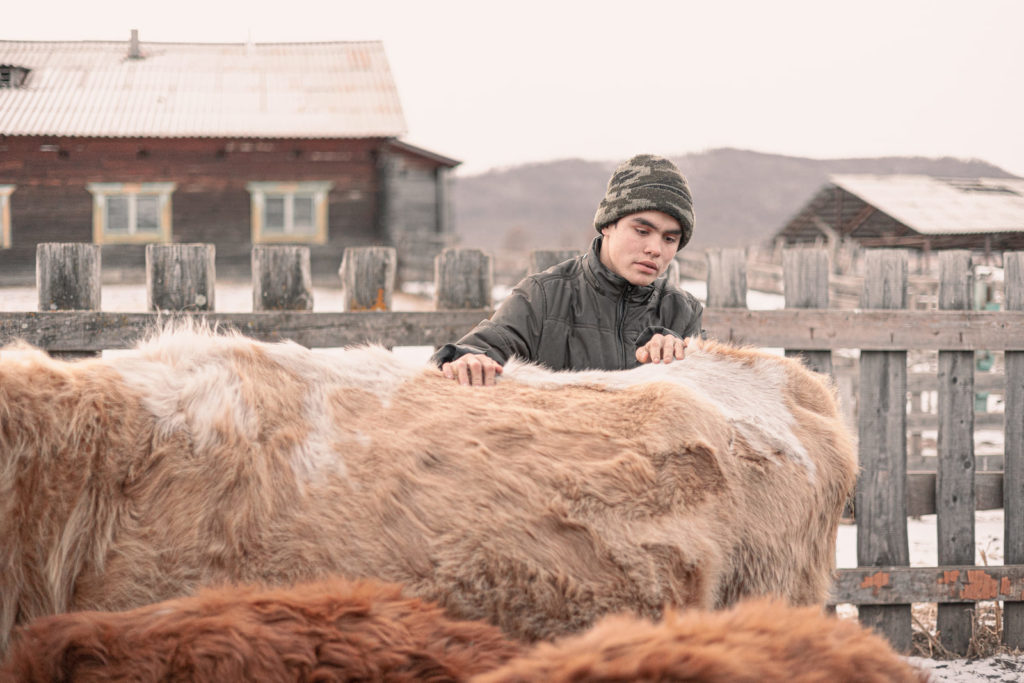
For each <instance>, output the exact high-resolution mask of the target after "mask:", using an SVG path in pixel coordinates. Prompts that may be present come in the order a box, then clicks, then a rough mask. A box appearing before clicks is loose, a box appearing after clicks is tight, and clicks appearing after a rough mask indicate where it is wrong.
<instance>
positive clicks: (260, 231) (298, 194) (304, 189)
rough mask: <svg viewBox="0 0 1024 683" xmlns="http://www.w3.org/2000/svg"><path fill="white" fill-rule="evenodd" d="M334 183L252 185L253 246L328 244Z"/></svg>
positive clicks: (250, 192)
mask: <svg viewBox="0 0 1024 683" xmlns="http://www.w3.org/2000/svg"><path fill="white" fill-rule="evenodd" d="M332 185H333V183H330V182H327V181H323V182H320V181H309V182H295V183H288V182H251V183H249V184H248V185H247V186H246V187H247V188H248V189H249V194H250V196H251V198H252V241H253V244H266V243H274V242H305V243H309V244H325V243H326V242H327V193H328V192H330V190H331V187H332Z"/></svg>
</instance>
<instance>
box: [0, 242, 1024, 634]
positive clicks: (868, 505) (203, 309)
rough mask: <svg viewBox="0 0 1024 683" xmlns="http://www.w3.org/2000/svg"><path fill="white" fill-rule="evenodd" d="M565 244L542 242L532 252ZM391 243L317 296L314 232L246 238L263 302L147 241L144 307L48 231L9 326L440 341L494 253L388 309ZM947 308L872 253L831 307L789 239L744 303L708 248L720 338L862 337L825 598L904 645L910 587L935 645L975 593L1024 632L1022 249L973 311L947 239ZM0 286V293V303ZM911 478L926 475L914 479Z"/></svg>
mask: <svg viewBox="0 0 1024 683" xmlns="http://www.w3.org/2000/svg"><path fill="white" fill-rule="evenodd" d="M563 255H564V254H558V255H553V254H545V253H537V254H534V255H533V258H532V261H531V265H532V267H534V268H539V267H541V266H543V265H544V264H547V263H550V262H551V261H552V260H556V259H557V258H558V257H560V256H563ZM394 258H395V256H394V251H393V250H391V249H388V248H379V247H372V248H361V249H353V250H350V251H348V252H346V254H345V256H344V260H343V263H342V265H341V268H340V271H339V275H340V277H341V282H342V287H343V290H344V305H343V308H344V310H343V311H339V312H318V313H312V312H311V311H312V288H311V284H310V277H309V251H308V248H306V247H292V246H273V247H256V248H254V250H253V255H252V266H253V268H252V272H253V312H252V313H219V312H216V311H215V289H214V283H215V280H216V278H215V273H214V266H213V263H214V259H213V247H212V246H209V245H189V244H175V245H150V246H149V247H147V249H146V273H147V277H146V287H147V300H148V308H149V310H150V312H139V313H120V312H118V313H114V312H104V311H102V310H98V309H99V308H100V306H99V301H100V298H99V292H100V274H101V269H100V251H99V247H97V246H95V245H88V244H42V245H40V246H39V249H38V254H37V285H38V293H39V311H36V312H3V313H0V343H5V342H6V341H9V340H10V339H12V338H21V339H24V340H26V341H28V342H30V343H32V344H35V345H37V346H40V347H42V348H45V349H48V350H50V351H51V352H54V353H59V354H64V355H72V356H74V355H82V354H93V353H97V352H99V351H101V350H104V349H120V348H126V347H129V346H131V345H132V344H133V343H134V342H135V340H136V339H137V338H138V337H139V336H140V335H141V334H142V333H144V332H145V331H147V330H148V329H149V328H151V326H152V325H153V324H154V323H156V322H157V320H158V319H160V318H162V317H167V316H169V315H180V314H181V312H187V313H188V314H189V315H195V316H201V317H203V318H206V319H207V320H210V321H213V322H216V323H217V324H219V325H222V326H226V327H233V328H237V329H239V330H241V331H242V332H243V333H245V334H246V335H249V336H252V337H254V338H257V339H263V340H270V341H273V340H280V339H286V338H287V339H293V340H295V341H296V342H298V343H300V344H303V345H305V346H309V347H338V346H346V345H350V344H357V343H365V342H378V343H382V344H384V345H387V346H412V345H434V346H436V345H440V344H443V343H445V342H448V341H451V340H454V339H457V338H458V337H459V336H461V335H462V334H463V333H464V332H466V331H467V330H468V329H470V328H471V327H472V326H473V325H475V324H476V323H477V322H479V321H480V320H481V319H482V318H484V317H486V316H487V315H489V313H490V309H491V306H492V302H491V283H492V275H491V265H490V257H489V256H488V255H486V254H485V253H483V252H482V251H480V250H475V249H447V250H445V251H444V252H443V253H442V254H441V255H440V256H438V258H437V261H436V267H435V288H436V294H435V310H434V311H422V312H394V311H391V310H390V308H391V297H392V287H393V281H394V270H395V269H394ZM941 260H942V274H941V282H940V287H939V309H940V310H935V311H922V310H907V309H906V307H907V300H908V296H907V292H908V277H907V255H906V252H903V251H899V250H877V251H872V252H870V253H869V254H867V255H866V261H867V264H866V269H867V272H866V276H865V278H864V289H863V292H862V294H861V299H860V304H861V305H860V308H858V309H854V310H842V309H835V308H829V307H828V306H829V301H828V292H829V263H828V254H827V252H825V251H824V250H808V249H797V250H792V251H789V252H786V253H785V254H784V280H785V283H784V285H785V299H786V308H785V309H782V310H775V311H750V310H747V309H746V308H745V305H746V290H747V286H746V277H747V274H746V260H745V257H744V253H743V252H742V251H741V250H710V251H708V253H707V304H708V305H707V308H706V310H705V313H704V327H705V328H706V329H707V331H708V333H709V335H710V336H713V337H716V338H718V339H721V340H726V341H732V342H737V343H744V344H754V345H757V346H762V347H782V348H784V349H786V354H787V355H799V356H800V357H802V358H803V359H804V362H805V363H806V364H807V365H808V366H810V367H811V368H813V369H815V370H818V371H820V372H826V373H831V372H832V371H833V357H832V353H833V351H834V350H835V349H859V350H860V357H859V382H858V384H859V390H858V403H859V411H858V417H857V434H858V439H859V456H860V463H861V468H862V471H861V476H860V479H859V482H858V487H857V493H856V501H855V509H856V516H857V529H858V537H857V561H858V565H859V566H858V567H857V568H856V569H841V570H839V571H838V572H837V577H836V582H835V585H834V589H833V598H832V602H834V603H852V604H855V605H858V607H859V615H860V619H861V621H862V622H864V623H866V624H868V625H870V626H872V627H874V628H876V629H877V630H879V631H881V632H882V633H884V634H885V635H886V636H887V637H888V638H889V639H890V641H891V642H892V643H893V644H894V645H895V646H896V647H897V648H898V649H900V650H902V651H909V648H910V639H911V612H910V604H911V603H915V602H934V603H938V628H939V631H940V638H941V642H942V643H943V645H944V646H945V647H946V648H948V649H949V650H951V651H953V652H960V653H963V652H966V649H967V645H968V641H969V639H970V637H971V623H972V611H973V609H974V606H975V603H977V602H979V601H992V600H997V601H1002V602H1003V603H1004V612H1003V614H1004V617H1003V626H1004V629H1003V639H1004V642H1005V643H1006V644H1007V645H1009V646H1011V647H1014V648H1022V647H1024V448H1022V444H1024V252H1015V253H1007V254H1005V255H1004V264H1005V297H1006V309H1007V310H1005V311H1001V312H992V311H981V312H979V311H971V310H968V309H969V308H970V300H971V299H970V291H971V283H970V272H971V267H970V266H971V264H970V255H969V253H967V252H961V251H952V252H944V253H943V254H942V255H941ZM2 308H3V306H2V302H0V309H2ZM977 349H986V350H994V351H1002V352H1004V354H1005V370H1004V376H1005V377H1004V379H1005V388H1004V391H1005V426H1004V440H1005V452H1004V463H1005V471H1004V472H1002V473H986V474H987V475H988V477H987V478H988V480H989V485H990V486H991V485H992V483H991V482H993V481H997V483H998V486H999V488H1000V489H1001V504H1002V506H1003V508H1004V511H1005V532H1004V557H1005V562H1006V564H1005V565H1003V566H974V552H975V543H974V511H975V509H976V503H977V501H978V498H979V497H978V496H977V495H976V486H977V484H978V481H977V480H978V478H977V477H976V474H975V469H976V466H975V457H974V442H973V432H974V394H975V381H974V370H975V365H974V351H975V350H977ZM914 350H937V351H938V359H939V360H938V371H937V376H936V383H937V386H938V394H939V395H938V403H939V411H938V441H937V450H938V455H937V466H936V471H935V472H934V473H932V474H930V475H929V476H930V477H931V478H930V479H928V480H927V481H925V483H924V484H920V483H918V484H917V486H918V488H921V487H922V486H924V487H926V488H927V487H934V488H933V489H932V493H931V495H932V497H933V500H934V507H935V509H936V511H937V522H938V525H937V528H938V530H937V533H938V564H939V566H936V567H923V568H921V567H914V568H912V567H909V566H908V565H909V548H908V538H907V523H906V520H907V514H908V500H910V499H911V496H912V495H913V490H914V485H913V484H908V482H913V481H915V479H914V477H913V476H909V475H908V470H907V433H908V425H907V409H906V406H907V396H908V381H907V353H908V351H914ZM917 481H924V480H920V479H918V480H917Z"/></svg>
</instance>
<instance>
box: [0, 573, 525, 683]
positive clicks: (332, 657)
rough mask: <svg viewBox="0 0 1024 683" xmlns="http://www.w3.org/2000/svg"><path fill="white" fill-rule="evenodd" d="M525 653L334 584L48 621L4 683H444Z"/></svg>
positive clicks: (378, 586) (398, 596) (379, 591)
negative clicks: (123, 682) (114, 682)
mask: <svg viewBox="0 0 1024 683" xmlns="http://www.w3.org/2000/svg"><path fill="white" fill-rule="evenodd" d="M520 651H521V647H520V646H519V645H517V644H515V643H513V642H512V641H509V640H506V639H505V637H504V636H503V635H502V633H501V631H500V630H498V629H497V628H496V627H494V626H491V625H490V624H486V623H484V622H479V621H476V622H473V621H454V620H452V619H449V618H447V617H445V616H444V614H443V613H442V610H441V608H440V607H438V606H437V605H434V604H430V603H426V602H423V601H422V600H419V599H416V598H406V597H404V596H403V595H402V592H401V589H400V587H399V586H396V585H391V584H382V583H378V582H372V581H362V582H356V583H351V582H348V581H344V580H341V579H335V580H328V581H324V582H321V583H312V584H305V585H301V586H297V587H296V588H293V589H287V590H286V589H274V590H268V589H258V588H255V587H249V588H230V589H205V590H202V591H200V593H199V595H198V596H194V597H187V598H177V599H175V600H168V601H166V602H161V603H157V604H155V605H150V606H147V607H141V608H138V609H135V610H131V611H128V612H114V613H111V612H73V613H70V614H61V615H57V616H51V617H42V618H40V619H36V620H35V621H33V622H32V623H31V624H30V625H29V626H27V627H24V628H23V629H21V631H20V632H19V633H18V634H17V636H16V637H15V639H14V644H13V646H12V647H11V650H10V652H9V656H8V660H7V661H6V662H5V663H4V666H3V667H2V668H0V680H11V681H24V682H26V683H29V682H33V681H39V682H40V683H42V682H43V681H47V682H57V681H80V682H83V683H87V682H89V681H97V682H99V681H111V680H131V681H138V682H139V683H143V682H145V681H153V682H154V683H155V682H156V681H166V680H188V681H194V682H196V683H202V682H207V683H227V682H229V681H264V682H273V681H281V682H282V683H285V682H294V681H394V682H396V683H397V682H400V681H410V682H411V681H435V682H437V683H442V682H443V681H462V680H465V679H466V678H468V677H469V676H471V675H473V674H475V673H480V672H483V671H489V670H491V669H494V668H495V667H496V666H498V665H500V664H502V663H504V662H505V661H507V660H508V659H509V658H511V657H512V656H514V655H516V654H519V653H520Z"/></svg>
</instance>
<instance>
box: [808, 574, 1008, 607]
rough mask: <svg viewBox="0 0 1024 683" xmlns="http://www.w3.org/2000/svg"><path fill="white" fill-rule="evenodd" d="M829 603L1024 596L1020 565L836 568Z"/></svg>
mask: <svg viewBox="0 0 1024 683" xmlns="http://www.w3.org/2000/svg"><path fill="white" fill-rule="evenodd" d="M836 574H837V576H836V580H835V583H833V585H832V594H831V596H830V598H829V601H828V602H829V604H833V605H835V604H842V603H852V604H855V605H861V606H868V605H901V604H907V603H911V602H937V603H961V604H965V603H975V602H978V601H979V600H1021V599H1024V565H1020V564H1012V565H1003V566H989V567H975V566H973V565H953V566H939V567H902V566H890V567H857V568H856V569H839V570H837V571H836Z"/></svg>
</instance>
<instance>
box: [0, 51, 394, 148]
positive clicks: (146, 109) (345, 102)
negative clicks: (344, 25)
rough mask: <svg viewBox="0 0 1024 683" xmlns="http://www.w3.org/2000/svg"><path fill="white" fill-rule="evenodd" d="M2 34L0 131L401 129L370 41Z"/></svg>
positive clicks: (325, 133) (189, 133) (320, 132)
mask: <svg viewBox="0 0 1024 683" xmlns="http://www.w3.org/2000/svg"><path fill="white" fill-rule="evenodd" d="M139 48H140V53H141V56H140V57H138V58H133V57H131V56H130V55H129V49H130V48H129V42H128V41H124V42H36V41H33V42H21V41H0V65H4V66H8V67H23V68H27V69H29V70H30V71H29V74H28V77H27V78H26V79H25V81H24V83H23V84H22V85H21V86H20V87H16V88H10V87H5V88H0V134H2V135H61V136H100V137H256V138H276V137H281V138H295V137H303V138H338V137H343V138H348V137H397V136H399V135H401V134H403V133H404V132H405V130H406V127H405V118H404V116H403V114H402V108H401V104H400V102H399V99H398V91H397V89H396V87H395V83H394V79H393V78H392V76H391V70H390V67H389V66H388V62H387V58H386V56H385V54H384V47H383V45H382V44H381V43H380V42H378V41H369V42H325V43H257V44H245V43H239V44H203V43H146V42H143V43H140V44H139Z"/></svg>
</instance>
